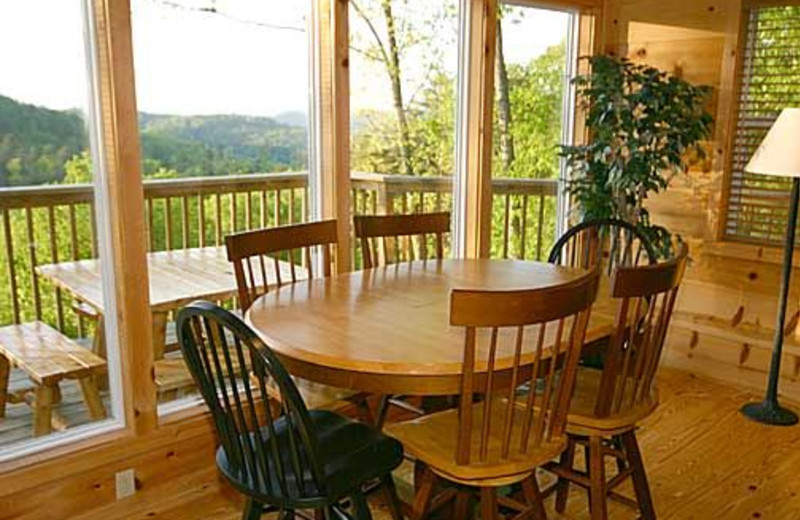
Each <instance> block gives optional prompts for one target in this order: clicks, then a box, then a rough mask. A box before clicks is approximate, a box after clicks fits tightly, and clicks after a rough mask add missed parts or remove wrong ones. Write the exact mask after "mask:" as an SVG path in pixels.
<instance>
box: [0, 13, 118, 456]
mask: <svg viewBox="0 0 800 520" xmlns="http://www.w3.org/2000/svg"><path fill="white" fill-rule="evenodd" d="M85 7H86V5H85V3H84V2H81V1H80V0H69V1H64V0H39V1H36V2H32V1H30V0H8V1H5V2H2V3H0V47H2V48H3V49H14V52H3V53H0V70H2V74H0V217H2V218H1V219H0V227H2V232H0V237H2V238H0V266H2V270H0V327H1V328H0V344H2V347H3V354H0V407H3V408H4V412H5V413H4V414H0V459H4V458H6V457H12V456H18V455H20V454H22V453H25V452H28V451H32V450H36V449H39V448H42V447H44V446H51V445H53V444H54V443H62V442H67V441H68V440H70V439H73V440H74V439H76V438H77V437H81V436H84V435H87V434H90V433H96V432H97V430H98V428H97V426H98V425H100V424H103V425H105V426H108V427H117V426H118V423H117V422H112V421H104V419H109V418H117V419H119V418H121V417H122V411H121V406H122V404H121V392H120V386H119V385H120V378H119V373H118V371H119V364H118V360H117V357H118V356H117V349H116V343H115V342H114V341H113V339H109V340H108V341H107V340H106V338H114V337H115V336H116V335H115V334H114V333H113V332H114V330H115V329H114V324H113V323H109V320H104V319H103V317H104V315H109V316H114V315H115V314H116V313H115V312H114V302H113V297H112V295H113V292H112V291H110V290H108V289H109V288H111V287H113V274H114V273H113V272H112V269H110V268H109V267H108V266H109V265H113V264H112V263H111V262H110V261H109V258H110V256H109V255H110V251H109V250H108V247H109V240H108V239H107V238H106V237H107V236H108V227H107V226H108V224H109V223H108V222H107V221H106V220H105V219H106V216H107V215H108V212H107V211H105V209H104V203H105V200H104V196H103V193H104V186H105V182H104V181H105V179H104V172H103V171H102V168H101V165H102V163H101V161H100V160H99V158H100V154H99V138H98V136H99V135H100V133H99V131H98V130H99V127H98V125H99V122H98V121H97V120H96V117H98V113H99V111H98V110H97V107H96V106H95V103H96V100H97V96H96V95H95V93H94V92H93V84H94V82H93V81H92V80H91V78H92V77H93V72H94V70H93V69H94V66H95V64H94V62H93V60H92V59H90V58H87V55H89V54H88V53H87V52H86V49H89V48H92V47H91V45H89V44H88V43H87V42H86V41H84V31H83V27H84V21H85V17H86V16H87V14H86V10H85ZM86 34H92V31H91V30H88V31H86ZM101 265H102V266H103V269H101ZM112 320H113V319H112ZM3 402H4V404H3Z"/></svg>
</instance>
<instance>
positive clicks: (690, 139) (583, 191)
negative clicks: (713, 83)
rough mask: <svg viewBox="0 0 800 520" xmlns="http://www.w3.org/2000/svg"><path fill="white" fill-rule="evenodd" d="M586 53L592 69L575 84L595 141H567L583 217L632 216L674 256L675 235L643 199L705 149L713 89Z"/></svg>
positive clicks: (565, 150) (571, 187)
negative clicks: (652, 216)
mask: <svg viewBox="0 0 800 520" xmlns="http://www.w3.org/2000/svg"><path fill="white" fill-rule="evenodd" d="M588 60H589V62H590V65H591V73H590V74H588V75H584V76H579V77H577V78H575V80H574V84H575V85H576V86H577V88H578V94H579V96H580V99H581V104H582V107H583V109H584V110H585V111H586V124H587V127H588V129H589V132H590V135H591V142H590V143H589V144H587V145H581V146H564V147H562V155H563V156H564V157H565V158H566V160H567V164H568V166H569V168H570V172H571V180H570V184H569V191H570V193H571V195H572V197H573V201H574V202H575V203H576V204H575V209H576V210H577V212H578V213H579V215H578V217H579V218H580V219H581V220H584V219H595V218H612V217H613V218H621V219H623V220H626V221H628V222H631V223H633V224H635V225H637V226H639V227H640V228H641V229H642V231H644V232H645V233H646V234H647V235H648V236H649V237H650V238H651V240H652V241H653V243H654V245H655V246H656V248H657V249H658V250H659V251H660V252H661V254H663V255H668V254H669V252H670V247H671V241H672V236H671V234H670V233H669V231H667V230H666V229H664V228H663V227H660V226H655V225H653V224H652V223H651V222H650V218H649V214H648V212H647V210H646V209H645V207H644V201H645V200H646V199H647V197H648V195H649V194H651V193H654V192H659V191H661V190H663V189H666V188H667V187H668V186H669V182H670V180H671V178H672V177H673V176H674V175H676V174H678V173H681V172H683V171H684V170H685V168H686V163H685V158H686V156H687V154H688V153H691V152H694V153H697V154H698V155H699V156H702V155H703V150H702V149H701V148H700V146H699V144H700V141H701V140H703V139H706V138H708V136H709V132H710V129H711V123H712V118H711V115H710V114H708V112H707V111H706V109H705V106H706V103H707V100H708V95H709V92H710V89H709V87H698V86H694V85H691V84H690V83H688V82H686V81H684V80H682V79H680V78H677V77H674V76H671V75H669V74H667V73H664V72H661V71H659V70H658V69H655V68H653V67H649V66H646V65H639V64H635V63H632V62H630V61H628V60H625V59H619V58H615V57H611V56H595V57H591V58H588Z"/></svg>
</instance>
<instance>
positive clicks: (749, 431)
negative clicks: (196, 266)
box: [81, 369, 800, 520]
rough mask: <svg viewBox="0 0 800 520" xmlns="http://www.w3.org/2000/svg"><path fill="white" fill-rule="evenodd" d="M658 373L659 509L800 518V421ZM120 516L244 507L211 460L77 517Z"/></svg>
mask: <svg viewBox="0 0 800 520" xmlns="http://www.w3.org/2000/svg"><path fill="white" fill-rule="evenodd" d="M660 381H661V390H662V396H663V404H662V405H661V407H660V408H659V410H658V411H657V413H656V414H655V415H654V416H653V417H652V418H651V419H650V420H648V421H647V422H646V423H645V424H643V425H642V428H641V430H640V432H639V440H640V442H641V444H642V450H643V453H644V457H645V464H646V465H647V469H648V475H649V478H650V485H651V488H652V491H653V497H654V502H655V506H656V510H657V512H658V515H659V518H661V519H675V520H686V519H698V520H699V519H707V518H715V519H746V518H763V519H779V520H782V519H792V518H800V479H797V478H796V474H797V468H798V467H800V450H797V449H796V448H797V446H798V443H800V427H791V428H769V427H765V426H762V425H759V424H756V423H753V422H750V421H748V420H747V419H745V418H744V417H742V416H741V415H740V414H739V412H738V408H739V406H740V405H741V404H742V403H743V402H745V401H747V400H748V399H751V398H754V394H753V393H751V392H750V391H748V390H744V389H742V388H739V387H734V386H730V385H724V384H721V383H718V382H711V381H708V380H704V379H699V378H697V377H695V376H693V375H691V374H689V373H687V372H682V371H678V370H675V369H666V370H664V371H663V372H662V375H661V377H660ZM609 470H611V468H609ZM409 474H410V473H409V471H408V468H401V471H399V472H398V474H397V477H398V480H399V485H398V487H399V491H400V494H401V495H403V496H404V498H408V496H409V493H410V489H411V486H410V480H409ZM625 491H627V492H630V490H629V489H627V490H625ZM373 505H374V506H375V519H376V520H384V519H386V518H388V516H387V515H386V514H384V512H383V511H382V510H381V508H380V507H379V505H378V504H377V502H376V503H375V504H373ZM547 507H548V513H549V518H554V519H566V518H570V519H588V518H589V516H588V511H587V503H586V498H585V495H584V494H583V493H582V492H580V491H578V490H574V491H573V493H572V496H571V497H570V501H569V507H568V514H566V515H563V516H561V515H556V514H554V513H553V512H552V499H549V500H548V502H547ZM609 513H610V516H611V518H613V519H615V520H628V519H633V518H635V517H636V515H635V512H634V511H632V510H629V509H627V508H626V507H624V506H621V505H618V504H612V505H611V508H610V511H609ZM117 517H124V518H129V519H145V518H162V519H175V520H178V519H195V518H204V519H207V520H228V519H231V520H233V519H237V518H239V517H240V501H239V498H238V496H237V495H236V493H235V492H233V491H231V490H230V489H229V488H227V486H225V485H224V484H223V483H221V482H220V480H219V479H218V477H217V474H216V470H215V469H214V467H213V461H211V460H209V463H208V468H206V469H203V470H201V471H198V472H195V473H193V474H191V475H188V476H186V477H184V478H181V479H178V480H175V481H173V482H170V483H169V485H166V486H162V487H161V488H160V489H152V490H150V491H147V492H141V493H139V494H138V495H137V496H135V497H132V498H130V499H126V500H123V501H120V502H118V503H116V504H112V505H110V506H108V507H104V508H102V509H100V510H97V511H94V512H92V513H90V514H87V515H84V516H82V517H81V518H83V519H84V520H90V519H98V520H99V519H101V518H117ZM265 518H266V516H265Z"/></svg>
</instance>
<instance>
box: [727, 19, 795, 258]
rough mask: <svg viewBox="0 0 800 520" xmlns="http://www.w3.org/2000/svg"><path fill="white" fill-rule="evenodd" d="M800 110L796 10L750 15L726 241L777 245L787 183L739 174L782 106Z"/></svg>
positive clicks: (782, 230) (781, 235)
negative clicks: (799, 107) (797, 107)
mask: <svg viewBox="0 0 800 520" xmlns="http://www.w3.org/2000/svg"><path fill="white" fill-rule="evenodd" d="M794 106H800V7H762V8H753V9H751V10H750V11H749V16H748V20H747V31H746V41H745V42H744V55H743V57H742V65H741V74H740V85H739V96H738V110H737V117H736V127H735V134H734V141H733V146H732V149H731V158H730V162H729V167H730V174H729V179H730V182H729V185H728V186H727V189H728V197H727V215H726V219H725V229H724V236H725V237H726V238H729V239H732V240H739V241H746V242H756V243H778V242H781V241H783V239H784V236H785V231H786V230H785V222H786V219H787V213H788V209H789V207H788V206H789V203H788V198H789V187H790V184H791V183H790V182H787V181H786V179H781V178H779V177H767V176H763V175H751V174H748V173H745V172H744V171H743V169H744V167H745V166H746V165H747V162H748V161H749V160H750V157H751V156H752V154H753V152H755V150H756V148H758V145H759V144H760V143H761V140H762V139H763V138H764V136H765V135H766V133H767V131H768V130H769V128H770V127H771V126H772V123H773V122H774V121H775V119H776V118H777V117H778V115H779V114H780V112H781V110H782V109H783V108H786V107H794Z"/></svg>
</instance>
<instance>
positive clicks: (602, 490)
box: [588, 435, 608, 520]
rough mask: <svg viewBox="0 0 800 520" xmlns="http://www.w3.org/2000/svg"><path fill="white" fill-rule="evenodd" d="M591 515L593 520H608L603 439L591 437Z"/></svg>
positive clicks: (589, 465)
mask: <svg viewBox="0 0 800 520" xmlns="http://www.w3.org/2000/svg"><path fill="white" fill-rule="evenodd" d="M588 467H589V484H590V485H589V513H590V516H591V518H592V520H607V519H608V511H607V508H606V471H605V465H604V464H603V438H602V437H599V436H594V435H593V436H591V437H589V464H588Z"/></svg>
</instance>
